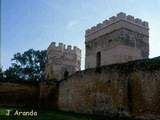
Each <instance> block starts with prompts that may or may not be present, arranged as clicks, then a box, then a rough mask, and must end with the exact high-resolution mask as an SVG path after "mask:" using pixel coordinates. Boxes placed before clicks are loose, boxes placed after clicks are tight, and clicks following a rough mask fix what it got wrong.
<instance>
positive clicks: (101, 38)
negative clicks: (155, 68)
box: [85, 12, 149, 69]
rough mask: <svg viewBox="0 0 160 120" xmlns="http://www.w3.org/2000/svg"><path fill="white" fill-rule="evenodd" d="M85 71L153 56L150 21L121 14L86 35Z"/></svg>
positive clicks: (90, 30)
mask: <svg viewBox="0 0 160 120" xmlns="http://www.w3.org/2000/svg"><path fill="white" fill-rule="evenodd" d="M85 47H86V55H85V68H86V69H87V68H94V67H99V66H102V65H108V64H114V63H122V62H127V61H132V60H136V59H144V58H148V56H149V27H148V22H146V21H142V20H141V19H139V18H134V17H133V16H131V15H126V14H125V13H122V12H121V13H118V14H117V15H116V16H112V17H110V18H109V20H105V21H103V22H102V23H99V24H97V25H96V26H93V27H91V28H90V29H88V30H86V32H85Z"/></svg>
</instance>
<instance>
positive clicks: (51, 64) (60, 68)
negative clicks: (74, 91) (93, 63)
mask: <svg viewBox="0 0 160 120" xmlns="http://www.w3.org/2000/svg"><path fill="white" fill-rule="evenodd" d="M47 57H48V61H47V64H46V70H45V75H46V79H56V80H60V79H63V78H64V77H66V76H68V75H71V74H73V73H74V72H76V71H79V70H80V65H81V50H80V49H79V48H77V47H75V46H74V47H73V48H72V46H71V45H68V46H67V47H66V46H65V44H63V43H59V45H57V46H56V43H55V42H52V43H51V44H50V45H49V47H48V49H47Z"/></svg>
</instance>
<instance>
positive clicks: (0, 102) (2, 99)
mask: <svg viewBox="0 0 160 120" xmlns="http://www.w3.org/2000/svg"><path fill="white" fill-rule="evenodd" d="M38 103H39V86H38V85H28V84H18V83H4V82H0V106H16V107H22V106H23V107H24V106H25V107H32V108H33V107H38V106H39V105H38Z"/></svg>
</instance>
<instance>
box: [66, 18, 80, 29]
mask: <svg viewBox="0 0 160 120" xmlns="http://www.w3.org/2000/svg"><path fill="white" fill-rule="evenodd" d="M78 24H79V22H78V21H77V20H71V21H69V22H68V24H67V25H66V29H67V30H71V29H73V28H74V27H76V26H77V25H78Z"/></svg>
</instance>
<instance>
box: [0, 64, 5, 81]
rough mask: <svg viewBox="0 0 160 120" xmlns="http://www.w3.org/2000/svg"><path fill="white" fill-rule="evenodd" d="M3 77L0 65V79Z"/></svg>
mask: <svg viewBox="0 0 160 120" xmlns="http://www.w3.org/2000/svg"><path fill="white" fill-rule="evenodd" d="M3 79H4V75H3V71H2V68H1V67H0V80H3Z"/></svg>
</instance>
